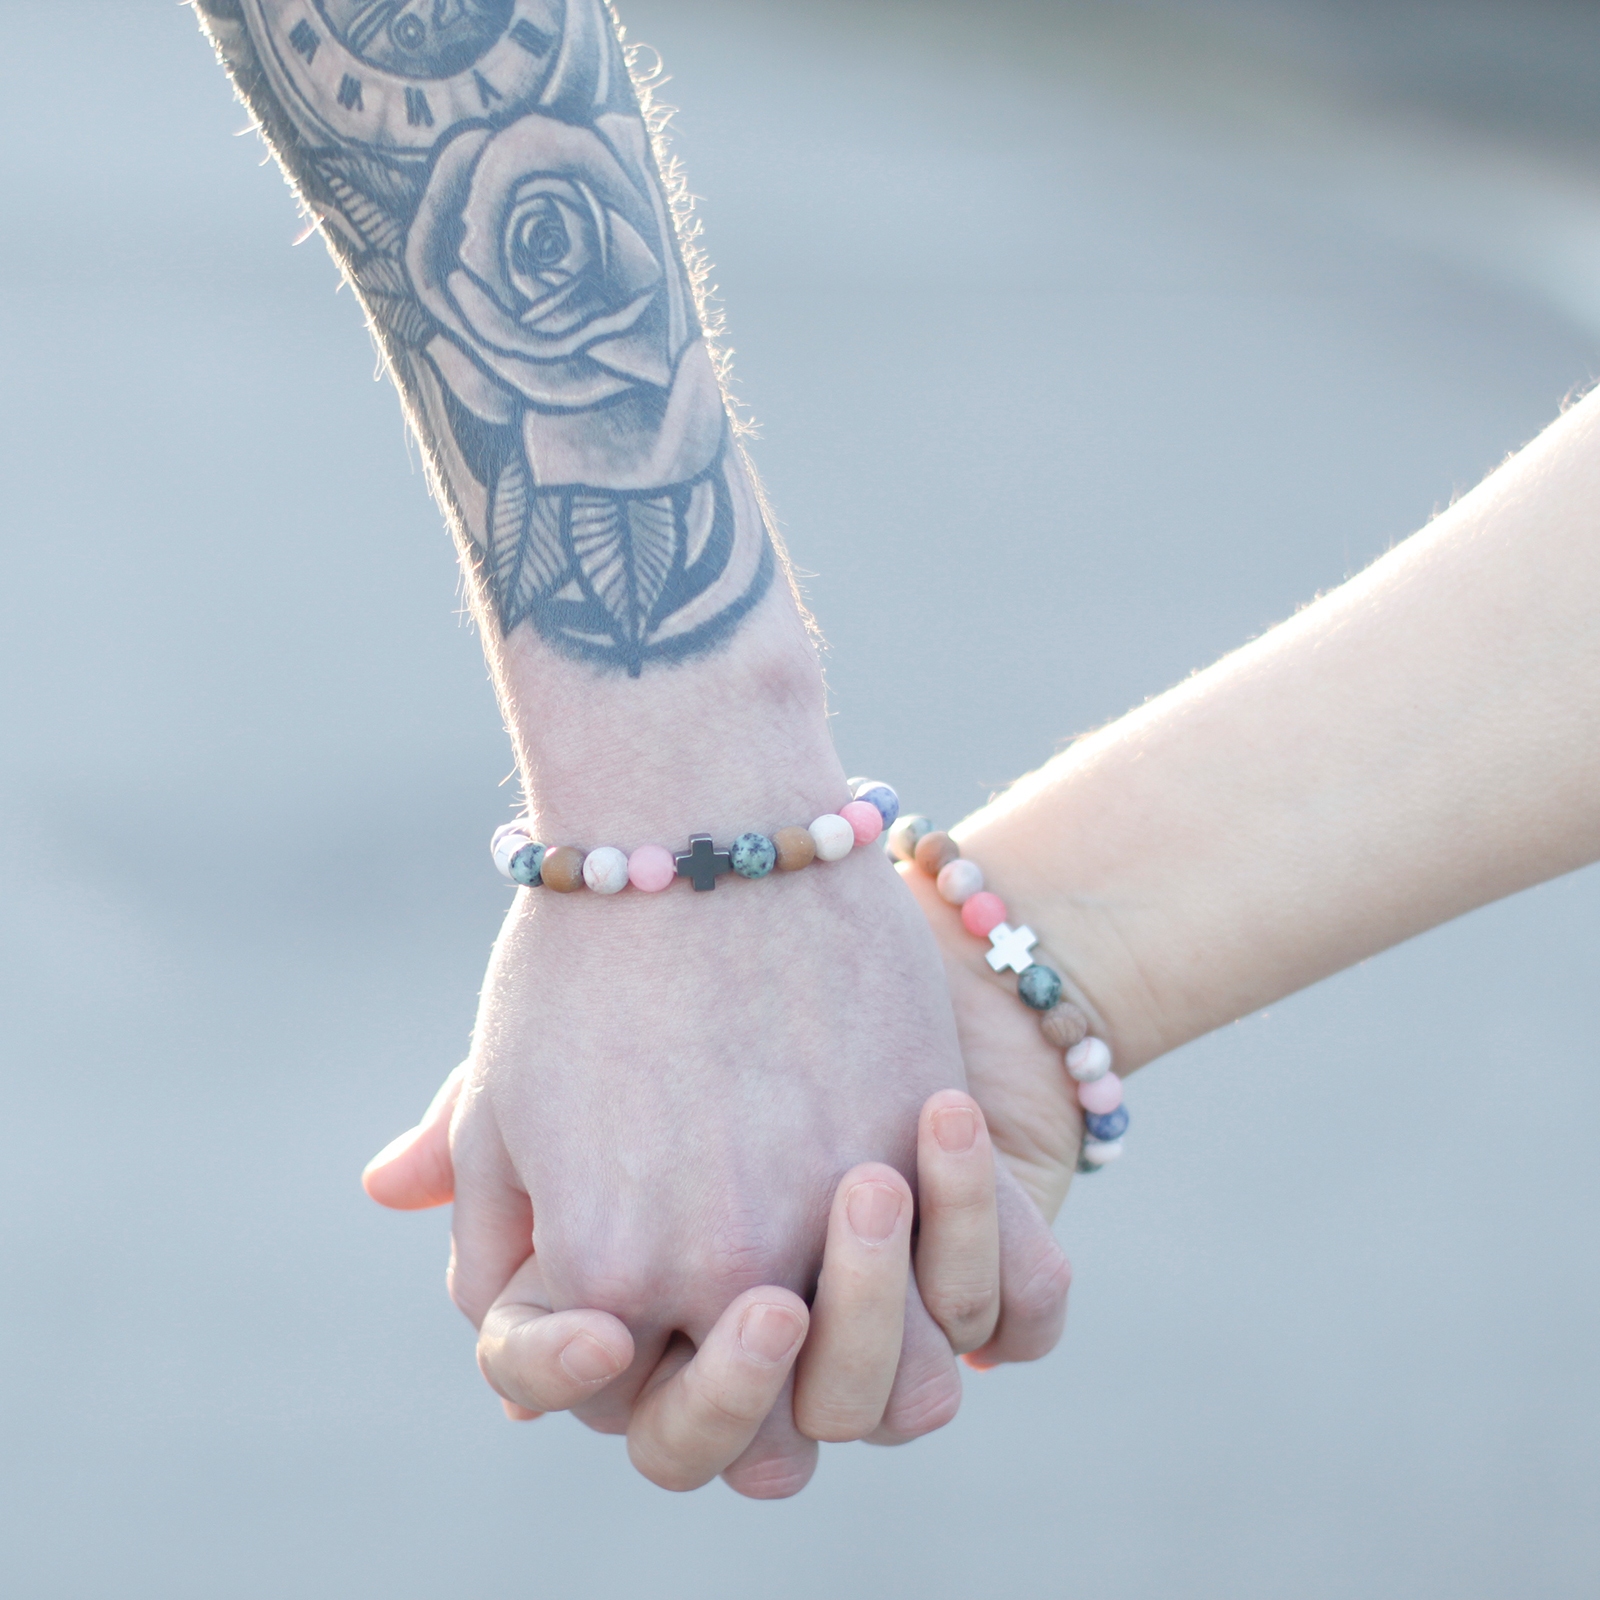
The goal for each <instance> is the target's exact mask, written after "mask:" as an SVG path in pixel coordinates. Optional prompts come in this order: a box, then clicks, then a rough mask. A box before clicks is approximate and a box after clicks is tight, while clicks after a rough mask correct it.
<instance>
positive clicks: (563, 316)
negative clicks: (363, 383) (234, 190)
mask: <svg viewBox="0 0 1600 1600" xmlns="http://www.w3.org/2000/svg"><path fill="white" fill-rule="evenodd" d="M197 3H198V5H199V9H200V11H201V14H202V18H203V20H204V23H205V25H206V27H207V29H208V30H209V31H210V33H211V35H212V37H213V38H214V40H215V41H216V43H217V45H218V48H219V51H220V52H221V54H222V55H223V58H224V60H225V62H226V63H227V65H228V68H229V70H230V72H231V73H232V74H233V76H234V79H235V82H236V84H237V85H238V87H239V89H240V91H241V93H242V94H243V95H244V96H245V98H246V99H247V101H248V102H249V104H250V106H251V109H252V110H253V111H254V113H255V114H256V116H257V118H258V120H259V121H260V123H261V125H262V128H263V130H264V132H265V133H266V136H267V138H268V140H269V142H270V143H271V144H272V146H273V148H274V150H275V151H276V153H277V155H278V157H279V159H280V160H281V161H282V163H283V165H284V166H285V168H286V169H287V170H288V172H289V174H290V177H291V179H292V180H293V181H294V182H295V184H296V185H297V186H298V188H299V190H300V192H301V194H302V196H303V198H304V199H305V201H306V203H307V205H308V206H310V207H311V209H312V210H313V211H314V212H315V213H316V214H317V216H318V217H319V218H320V219H321V221H322V223H323V232H324V234H325V236H326V237H327V238H328V240H329V243H330V245H331V246H332V248H333V249H334V252H335V254H336V255H337V256H338V257H339V259H340V261H341V264H342V265H343V267H344V269H345V271H346V272H347V274H348V275H349V277H350V279H351V281H352V282H353V284H354V285H355V287H356V289H357V291H358V292H359V293H360V295H361V298H362V300H363V301H364V303H365V304H366V307H367V309H368V312H369V314H370V316H371V319H372V322H373V325H374V327H375V328H376V330H377V332H378V335H379V337H380V339H381V340H382V342H383V345H384V348H385V352H386V354H387V356H388V358H389V360H390V363H391V366H392V367H393V370H394V372H395V375H396V378H397V380H398V381H399V383H400V385H401V388H402V390H403V391H404V393H405V397H406V399H407V401H408V404H409V408H410V412H411V415H412V419H413V421H414V423H415V425H416V426H417V429H418V431H419V433H420V434H421V435H422V437H423V440H424V443H425V445H426V446H427V448H428V450H429V455H430V460H431V462H432V465H433V467H434V469H435V477H436V480H437V481H438V483H439V485H440V488H441V491H442V493H443V495H444V497H445V499H446V501H447V505H448V509H449V511H450V512H451V514H452V517H453V520H454V521H455V522H456V523H457V524H458V525H459V527H460V529H461V531H462V533H463V534H464V535H465V537H466V538H467V539H468V540H470V542H471V547H472V556H473V560H474V564H475V567H476V570H477V572H478V574H479V576H480V578H481V581H482V582H483V583H484V585H485V588H486V592H487V594H488V596H489V598H490V600H491V602H492V605H493V607H494V609H495V611H496V612H497V613H498V616H499V620H500V625H501V627H502V628H503V629H504V630H506V631H507V632H509V631H510V630H511V629H512V628H515V627H517V626H519V625H520V624H521V623H523V622H527V623H528V624H530V625H531V626H532V627H533V628H535V629H536V630H537V631H538V632H539V634H540V635H541V636H542V637H543V638H545V639H546V640H548V641H550V643H552V644H553V645H554V646H555V647H556V648H558V649H560V650H562V651H564V652H565V653H567V654H569V655H572V656H576V657H579V658H583V659H588V660H592V661H595V662H598V663H601V664H604V665H608V666H614V667H621V668H625V669H626V670H627V671H628V672H630V673H631V674H633V675H634V676H638V674H639V673H640V672H641V670H642V669H643V667H644V665H645V664H646V663H647V662H673V661H681V660H683V659H685V658H687V657H689V656H691V655H694V654H696V653H699V652H702V651H705V650H708V649H711V648H714V647H715V646H716V645H718V644H720V643H721V642H723V641H724V640H725V639H726V638H727V637H728V636H729V635H730V634H731V633H732V632H733V630H734V629H735V628H736V627H737V626H738V623H739V621H740V619H741V618H742V617H743V616H744V615H745V613H747V612H748V611H749V610H750V608H751V607H752V606H753V605H755V603H756V602H757V601H758V600H759V599H760V598H761V597H762V595H763V594H764V593H765V592H766V589H767V587H768V586H769V584H770V583H771V580H772V576H773V573H774V570H775V556H774V552H773V546H772V541H771V538H770V535H769V532H768V529H767V524H766V519H765V515H764V513H763V510H762V507H761V505H760V502H759V499H758V497H757V496H756V494H755V492H754V489H753V487H752V485H751V483H750V480H749V476H748V473H747V471H746V469H745V466H744V463H743V458H742V456H741V454H740V452H739V450H738V448H737V446H736V444H735V443H734V441H733V439H732V436H731V433H730V429H729V424H728V419H727V413H726V409H725V407H724V404H723V398H722V391H721V386H720V384H719V382H718V377H717V371H716V366H715V363H714V361H713V359H712V355H711V352H710V349H709V348H708V346H707V342H706V336H705V330H704V328H703V326H702V322H701V318H700V315H699V312H698V308H697V306H696V302H695V296H694V291H693V287H692V285H691V281H690V277H689V273H688V271H687V269H686V267H685V263H684V257H683V252H682V249H681V248H680V244H679V240H678V235H677V227H676V223H675V220H674V214H673V209H672V207H671V205H670V204H669V203H668V199H667V195H666V192H665V189H664V187H663V184H662V180H661V175H660V172H659V169H658V166H657V162H656V158H655V154H654V151H653V149H652V146H651V141H650V136H649V133H648V132H647V130H646V126H645V122H644V118H643V116H642V114H641V111H640V106H639V100H638V96H637V94H636V92H635V89H634V86H633V83H632V80H631V78H630V76H629V73H628V68H627V64H626V62H625V60H624V58H623V55H622V52H621V49H620V47H619V45H618V43H617V36H616V34H615V32H614V31H613V28H612V25H611V18H610V15H609V12H608V11H607V9H606V7H605V4H604V0H197Z"/></svg>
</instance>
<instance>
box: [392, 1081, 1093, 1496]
mask: <svg viewBox="0 0 1600 1600" xmlns="http://www.w3.org/2000/svg"><path fill="white" fill-rule="evenodd" d="M465 1076H466V1068H465V1066H462V1067H458V1068H457V1069H456V1071H454V1072H453V1073H451V1075H450V1077H449V1078H448V1079H446V1081H445V1084H444V1087H443V1088H442V1089H441V1090H440V1092H439V1094H438V1095H437V1096H436V1097H435V1099H434V1102H433V1104H432V1105H431V1106H430V1107H429V1108H428V1112H427V1114H426V1115H425V1116H424V1118H423V1120H422V1121H421V1122H420V1123H419V1124H418V1125H417V1126H416V1127H415V1128H413V1129H411V1130H410V1131H409V1132H408V1133H406V1134H404V1135H402V1136H401V1137H400V1138H399V1139H396V1140H395V1141H394V1142H393V1143H392V1144H391V1145H390V1146H389V1147H388V1148H387V1149H385V1150H384V1151H382V1152H381V1153H380V1154H379V1155H378V1156H377V1157H375V1158H374V1160H373V1161H372V1163H371V1165H370V1166H369V1167H368V1169H367V1172H366V1174H365V1179H364V1181H365V1184H366V1187H367V1190H368V1192H369V1194H371V1195H372V1197H373V1198H374V1199H375V1200H378V1201H379V1202H380V1203H382V1204H385V1205H389V1206H392V1207H395V1208H397V1209H415V1208H419V1207H422V1206H427V1205H433V1204H443V1203H445V1202H447V1201H448V1200H449V1199H450V1197H451V1194H450V1182H451V1174H450V1165H449V1151H448V1146H447V1142H446V1135H447V1131H448V1127H449V1123H450V1120H451V1116H452V1114H453V1111H454V1108H455V1106H456V1103H457V1097H458V1095H459V1092H460V1089H461V1085H462V1083H463V1081H464V1080H465ZM994 1177H995V1172H994V1160H993V1153H992V1149H991V1146H990V1143H989V1138H988V1133H987V1130H986V1128H985V1126H984V1122H983V1115H982V1113H981V1112H980V1111H979V1110H978V1108H977V1106H976V1104H975V1103H974V1102H973V1100H972V1099H971V1097H970V1096H968V1095H966V1094H963V1093H962V1092H961V1091H959V1090H953V1089H946V1090H940V1091H939V1092H937V1093H935V1094H934V1095H932V1096H930V1097H929V1099H928V1101H927V1103H926V1104H925V1105H924V1106H923V1108H922V1114H921V1117H920V1119H919V1124H918V1138H917V1180H918V1201H917V1206H918V1225H919V1226H918V1236H917V1242H916V1249H915V1285H916V1289H917V1290H919V1291H920V1296H921V1300H922V1302H924V1303H925V1304H926V1306H927V1308H928V1309H929V1310H930V1311H931V1312H932V1314H933V1316H934V1317H935V1318H936V1320H937V1321H938V1323H939V1326H940V1328H941V1329H942V1330H943V1332H944V1334H945V1336H946V1337H947V1338H948V1339H949V1341H950V1344H951V1346H952V1347H953V1348H954V1349H955V1350H958V1351H961V1350H968V1349H972V1348H975V1347H977V1346H980V1345H982V1344H984V1343H985V1342H987V1341H988V1340H989V1338H990V1335H991V1334H992V1332H993V1330H994V1328H995V1324H996V1321H997V1318H998V1316H999V1312H1000V1303H1001V1300H1000V1292H999V1279H1000V1260H999V1230H998V1218H997V1210H996V1203H995V1187H994ZM910 1221H911V1205H910V1196H909V1194H908V1193H907V1191H906V1186H905V1181H904V1179H903V1178H901V1177H900V1175H899V1174H898V1173H897V1172H895V1171H894V1170H893V1169H892V1168H887V1167H883V1166H877V1165H872V1164H867V1165H864V1166H861V1167H858V1168H856V1169H854V1170H852V1171H851V1172H849V1173H847V1174H846V1175H845V1177H844V1179H843V1180H842V1181H841V1182H840V1184H839V1187H838V1189H837V1190H836V1191H835V1194H834V1201H833V1207H832V1210H831V1213H830V1216H829V1223H828V1236H827V1245H826V1249H825V1251H824V1255H823V1263H822V1271H821V1276H820V1280H819V1283H818V1287H817V1292H816V1295H815V1299H814V1303H813V1305H812V1307H811V1308H810V1311H809V1314H808V1312H807V1309H806V1306H805V1304H804V1302H802V1301H800V1300H799V1299H798V1297H797V1296H795V1295H793V1294H792V1293H789V1292H788V1291H785V1290H783V1289H781V1288H776V1287H772V1286H762V1287H758V1288H755V1289H751V1290H748V1291H746V1292H745V1293H744V1294H742V1295H740V1296H738V1297H737V1298H736V1299H735V1300H734V1302H733V1303H732V1304H731V1305H730V1306H729V1307H728V1308H727V1309H726V1310H725V1311H724V1313H723V1314H722V1316H721V1317H719V1318H718V1319H717V1322H716V1324H715V1325H714V1326H713V1328H712V1330H711V1333H710V1335H709V1336H708V1338H707V1339H706V1340H705V1341H704V1342H703V1343H702V1344H701V1346H700V1348H699V1349H698V1350H696V1349H694V1347H693V1345H692V1344H691V1343H690V1342H689V1341H688V1340H687V1339H684V1338H681V1337H680V1338H677V1339H675V1340H673V1341H672V1343H670V1344H669V1346H668V1348H667V1350H666V1352H665V1354H664V1355H663V1357H662V1359H661V1361H660V1362H659V1363H658V1364H657V1366H656V1368H655V1370H654V1371H653V1372H652V1373H651V1374H650V1375H649V1377H648V1379H647V1380H646V1382H645V1383H644V1384H643V1385H642V1387H641V1388H640V1391H639V1396H638V1399H637V1400H636V1402H635V1404H634V1406H633V1409H632V1412H631V1415H630V1416H629V1418H628V1430H627V1431H628V1442H629V1451H630V1454H631V1455H632V1456H633V1459H634V1461H635V1464H636V1465H637V1466H638V1467H639V1470H640V1471H641V1472H643V1473H644V1474H645V1475H646V1476H647V1477H649V1478H650V1479H651V1480H652V1481H653V1482H655V1483H658V1484H661V1485H662V1486H663V1487H666V1488H675V1489H687V1488H696V1487H698V1486H699V1485H700V1484H702V1483H704V1482H706V1481H708V1480H709V1479H710V1478H711V1477H713V1476H715V1475H716V1474H717V1473H719V1472H723V1473H725V1474H726V1476H727V1478H728V1481H729V1482H730V1484H731V1485H732V1486H733V1487H734V1488H736V1489H737V1490H738V1491H739V1492H741V1493H743V1494H747V1495H752V1496H756V1497H762V1498H765V1497H770V1496H774V1495H782V1494H791V1493H793V1492H795V1490H797V1489H798V1488H800V1487H802V1486H803V1484H804V1481H805V1478H806V1476H807V1475H809V1467H810V1460H811V1455H812V1452H811V1451H810V1450H809V1449H805V1450H804V1452H803V1455H802V1456H801V1458H800V1459H799V1460H796V1459H795V1453H794V1452H792V1451H784V1450H779V1451H776V1452H770V1453H767V1452H760V1451H755V1450H753V1449H752V1448H751V1447H752V1444H753V1442H754V1441H755V1439H756V1436H757V1432H758V1430H759V1429H760V1427H761V1424H762V1422H763V1421H764V1420H765V1419H766V1418H767V1416H768V1414H769V1412H771V1411H772V1410H773V1408H774V1405H775V1404H779V1405H781V1406H783V1407H787V1406H791V1405H792V1408H793V1416H794V1418H795V1420H796V1423H797V1425H798V1427H799V1430H800V1432H801V1434H802V1435H804V1436H805V1437H806V1438H807V1439H813V1440H815V1439H825V1440H844V1439H852V1438H862V1437H865V1438H869V1439H872V1440H873V1441H874V1442H876V1443H884V1444H893V1443H900V1442H902V1441H903V1440H904V1439H906V1438H908V1437H910V1436H911V1435H910V1434H907V1433H903V1432H897V1431H896V1430H895V1429H894V1428H892V1427H890V1426H888V1425H885V1424H883V1423H882V1422H881V1421H880V1418H881V1417H882V1416H883V1414H884V1412H885V1410H886V1402H887V1396H888V1395H889V1394H890V1392H891V1388H892V1386H893V1385H894V1384H895V1382H896V1373H897V1370H898V1368H899V1365H900V1363H901V1360H902V1337H903V1330H904V1328H905V1326H906V1325H907V1322H908V1320H911V1319H915V1320H914V1321H912V1325H913V1326H915V1325H916V1324H917V1322H920V1323H922V1324H923V1325H925V1314H924V1313H923V1312H922V1307H921V1305H919V1304H918V1301H917V1298H916V1292H915V1291H912V1292H910V1293H909V1294H908V1290H910V1288H911V1271H910V1237H911V1227H910ZM1064 1265H1065V1264H1064V1263H1061V1264H1060V1267H1059V1268H1058V1272H1057V1275H1056V1277H1057V1283H1058V1287H1059V1290H1060V1292H1061V1293H1064V1291H1065V1281H1064V1280H1065V1273H1064ZM1053 1309H1054V1312H1055V1314H1056V1315H1055V1321H1056V1323H1057V1324H1058V1322H1059V1311H1060V1309H1061V1305H1060V1298H1059V1295H1057V1296H1056V1298H1055V1300H1054V1302H1053ZM808 1330H809V1337H807V1338H806V1342H805V1343H804V1345H803V1346H802V1347H801V1349H800V1358H799V1362H798V1371H797V1372H796V1370H795V1367H796V1364H795V1359H794V1346H795V1344H796V1343H798V1341H799V1340H800V1339H801V1338H802V1337H805V1336H806V1334H807V1332H808ZM478 1361H479V1365H480V1366H481V1368H482V1370H483V1373H484V1376H485V1377H486V1378H487V1379H488V1381H489V1383H490V1384H491V1386H492V1387H493V1388H494V1389H495V1391H496V1392H497V1393H498V1394H499V1395H500V1396H501V1397H502V1400H503V1403H504V1405H505V1408H506V1411H507V1413H508V1415H510V1416H511V1417H513V1418H514V1419H517V1420H532V1419H534V1418H536V1417H538V1416H540V1415H542V1414H543V1413H544V1412H546V1411H555V1410H567V1409H574V1408H578V1407H581V1406H582V1405H583V1404H584V1403H585V1402H586V1401H588V1400H591V1399H593V1398H594V1397H595V1396H596V1395H598V1394H599V1393H600V1392H601V1391H603V1390H604V1389H605V1387H606V1386H607V1385H608V1384H609V1383H610V1382H612V1381H613V1380H614V1379H615V1378H616V1377H618V1376H619V1375H621V1374H623V1373H625V1372H626V1371H628V1370H629V1369H630V1368H631V1367H632V1366H633V1365H634V1361H635V1344H634V1340H633V1337H632V1335H631V1334H630V1333H629V1331H628V1329H627V1327H626V1326H625V1325H624V1324H623V1323H622V1322H621V1321H620V1320H619V1319H618V1318H616V1317H614V1316H611V1315H609V1314H607V1313H604V1312H600V1311H594V1310H578V1311H562V1312H553V1311H551V1309H550V1306H549V1296H548V1294H547V1293H546V1291H545V1288H544V1284H543V1281H542V1277H541V1274H540V1271H539V1266H538V1258H537V1256H529V1257H528V1259H527V1260H526V1261H525V1262H524V1263H523V1265H522V1266H521V1268H519V1270H518V1271H517V1273H516V1274H515V1275H514V1277H513V1278H512V1280H511V1282H510V1283H509V1284H508V1285H507V1286H506V1289H505V1291H504V1292H503V1293H502V1294H501V1295H500V1296H499V1298H498V1299H497V1301H496V1302H495V1304H494V1305H493V1306H492V1307H491V1308H490V1310H489V1313H488V1315H487V1316H486V1317H485V1318H484V1321H483V1325H482V1328H481V1330H480V1335H479V1340H478ZM925 1420H926V1421H927V1423H928V1425H929V1426H937V1425H938V1423H939V1422H940V1421H942V1420H945V1418H943V1417H940V1416H939V1415H938V1412H937V1410H936V1409H929V1410H928V1411H927V1413H926V1416H925Z"/></svg>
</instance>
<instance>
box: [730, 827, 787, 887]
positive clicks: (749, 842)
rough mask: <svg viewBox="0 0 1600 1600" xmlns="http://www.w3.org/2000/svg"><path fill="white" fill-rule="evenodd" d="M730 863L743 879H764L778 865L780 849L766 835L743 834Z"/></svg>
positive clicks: (734, 844) (738, 839) (734, 845)
mask: <svg viewBox="0 0 1600 1600" xmlns="http://www.w3.org/2000/svg"><path fill="white" fill-rule="evenodd" d="M728 861H729V863H730V865H731V866H732V867H733V870H734V871H735V872H737V873H738V874H739V876H740V877H741V878H764V877H766V875H767V874H768V873H769V872H771V871H772V869H773V868H774V867H775V866H777V864H778V847H777V845H775V844H774V843H773V842H772V841H771V840H770V839H769V838H768V837H767V836H766V834H764V833H741V834H740V835H739V837H738V838H737V839H735V840H734V841H733V844H732V845H731V846H730V847H729V850H728Z"/></svg>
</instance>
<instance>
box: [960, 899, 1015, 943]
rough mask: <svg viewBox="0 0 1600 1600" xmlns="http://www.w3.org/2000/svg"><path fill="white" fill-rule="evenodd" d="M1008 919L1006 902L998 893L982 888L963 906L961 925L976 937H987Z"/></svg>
mask: <svg viewBox="0 0 1600 1600" xmlns="http://www.w3.org/2000/svg"><path fill="white" fill-rule="evenodd" d="M1005 920H1006V903H1005V901H1004V900H1002V899H1001V898H1000V896H999V895H997V894H991V893H990V892H989V890H987V889H980V890H979V891H978V892H977V893H976V894H975V895H969V896H968V897H967V902H966V904H965V905H963V906H962V908H961V926H962V927H963V928H965V929H966V930H967V932H968V933H970V934H971V935H972V936H973V937H974V938H977V939H987V938H988V937H989V934H990V931H991V930H992V929H994V928H998V927H999V926H1000V924H1001V923H1002V922H1004V921H1005Z"/></svg>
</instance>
